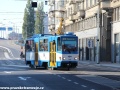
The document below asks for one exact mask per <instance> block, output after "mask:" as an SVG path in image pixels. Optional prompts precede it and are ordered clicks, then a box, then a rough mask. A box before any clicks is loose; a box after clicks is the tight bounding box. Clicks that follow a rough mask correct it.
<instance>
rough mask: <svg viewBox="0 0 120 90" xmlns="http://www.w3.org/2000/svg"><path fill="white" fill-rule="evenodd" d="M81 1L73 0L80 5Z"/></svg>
mask: <svg viewBox="0 0 120 90" xmlns="http://www.w3.org/2000/svg"><path fill="white" fill-rule="evenodd" d="M82 1H83V0H75V2H76V3H80V2H82Z"/></svg>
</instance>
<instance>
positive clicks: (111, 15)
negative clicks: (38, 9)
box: [49, 0, 120, 63]
mask: <svg viewBox="0 0 120 90" xmlns="http://www.w3.org/2000/svg"><path fill="white" fill-rule="evenodd" d="M58 1H59V2H58ZM63 1H64V2H63ZM63 1H62V0H55V1H54V0H50V5H51V6H52V7H51V6H50V7H51V8H50V10H49V16H52V17H49V18H50V21H49V29H50V30H51V32H52V33H55V31H56V30H57V26H58V25H59V20H58V19H56V17H55V15H59V16H63V17H64V27H63V30H65V32H68V31H70V32H71V31H72V32H74V33H75V34H76V35H77V36H78V37H79V57H80V60H89V61H94V62H97V63H99V62H102V61H105V62H120V53H119V52H120V45H119V43H120V39H119V37H120V35H119V34H120V30H119V27H120V24H119V20H120V0H63ZM60 2H62V8H60V9H58V7H60V5H61V3H60ZM58 3H59V4H58ZM54 4H55V5H54ZM56 11H57V12H56ZM58 12H59V14H58ZM51 23H52V24H51ZM89 41H91V43H88V42H89ZM89 44H91V45H92V46H91V47H89Z"/></svg>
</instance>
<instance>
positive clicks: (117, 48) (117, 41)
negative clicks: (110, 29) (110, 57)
mask: <svg viewBox="0 0 120 90" xmlns="http://www.w3.org/2000/svg"><path fill="white" fill-rule="evenodd" d="M118 55H119V34H115V56H118Z"/></svg>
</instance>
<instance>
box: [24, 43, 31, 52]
mask: <svg viewBox="0 0 120 90" xmlns="http://www.w3.org/2000/svg"><path fill="white" fill-rule="evenodd" d="M25 48H26V51H32V48H31V43H30V41H26V44H25Z"/></svg>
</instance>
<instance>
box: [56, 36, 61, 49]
mask: <svg viewBox="0 0 120 90" xmlns="http://www.w3.org/2000/svg"><path fill="white" fill-rule="evenodd" d="M57 45H58V47H57V50H58V51H61V50H62V47H61V41H60V37H58V39H57Z"/></svg>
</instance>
